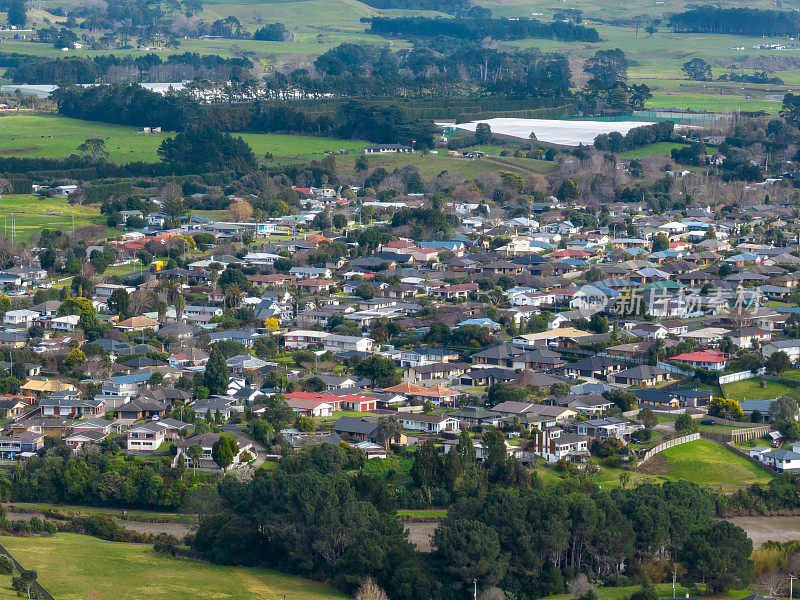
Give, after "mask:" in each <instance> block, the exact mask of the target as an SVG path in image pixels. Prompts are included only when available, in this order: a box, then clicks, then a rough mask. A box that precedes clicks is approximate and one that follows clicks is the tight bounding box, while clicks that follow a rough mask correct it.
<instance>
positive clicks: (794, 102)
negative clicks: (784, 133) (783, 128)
mask: <svg viewBox="0 0 800 600" xmlns="http://www.w3.org/2000/svg"><path fill="white" fill-rule="evenodd" d="M780 115H781V116H782V117H783V118H784V119H785V120H786V122H787V123H788V124H789V125H791V126H792V127H800V94H798V95H795V94H792V93H788V94H785V95H784V96H783V105H782V107H781V110H780Z"/></svg>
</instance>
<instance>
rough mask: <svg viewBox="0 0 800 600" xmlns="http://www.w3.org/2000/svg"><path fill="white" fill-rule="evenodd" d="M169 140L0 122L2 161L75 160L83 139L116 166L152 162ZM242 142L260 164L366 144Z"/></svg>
mask: <svg viewBox="0 0 800 600" xmlns="http://www.w3.org/2000/svg"><path fill="white" fill-rule="evenodd" d="M168 135H169V134H149V135H144V134H139V133H137V130H136V129H135V128H133V127H125V126H122V125H108V124H105V123H95V122H92V121H81V120H79V119H69V118H67V117H59V116H56V115H52V116H48V115H12V116H7V117H2V118H0V156H19V157H32V158H33V157H36V158H62V157H66V156H69V155H71V154H77V148H78V146H79V145H80V144H81V143H83V141H84V140H86V139H87V138H102V139H103V140H105V144H106V151H107V152H108V153H109V160H110V161H111V162H114V163H117V164H126V163H129V162H133V161H145V162H154V161H157V160H158V155H157V154H156V150H158V146H159V144H161V141H162V140H163V139H164V138H166V137H168ZM242 138H244V140H245V141H246V142H247V143H248V144H250V146H251V147H252V148H253V152H255V153H256V156H257V157H258V158H259V159H260V160H261V161H262V162H264V160H265V159H264V157H265V155H266V154H267V153H268V152H269V153H270V154H272V155H273V157H274V158H275V161H276V162H289V161H293V160H308V159H313V158H317V159H319V158H322V157H323V156H324V152H325V151H327V150H348V151H351V152H355V153H360V152H361V150H362V149H363V148H364V146H366V145H367V143H366V142H359V141H353V140H334V139H330V138H316V137H309V136H298V135H271V134H255V133H246V134H243V135H242Z"/></svg>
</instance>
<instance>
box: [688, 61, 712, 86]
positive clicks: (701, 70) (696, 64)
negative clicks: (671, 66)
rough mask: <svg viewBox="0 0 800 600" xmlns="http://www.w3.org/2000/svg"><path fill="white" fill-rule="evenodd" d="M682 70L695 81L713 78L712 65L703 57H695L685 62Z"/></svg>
mask: <svg viewBox="0 0 800 600" xmlns="http://www.w3.org/2000/svg"><path fill="white" fill-rule="evenodd" d="M681 71H683V72H684V73H686V76H687V77H688V78H689V79H692V80H694V81H711V78H712V76H711V65H709V64H708V63H707V62H706V61H704V60H703V59H702V58H693V59H692V60H690V61H688V62H685V63H683V67H681Z"/></svg>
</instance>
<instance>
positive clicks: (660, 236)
mask: <svg viewBox="0 0 800 600" xmlns="http://www.w3.org/2000/svg"><path fill="white" fill-rule="evenodd" d="M664 250H669V238H668V237H667V234H666V233H664V232H663V231H660V232H659V233H657V234H656V237H654V238H653V252H663V251H664Z"/></svg>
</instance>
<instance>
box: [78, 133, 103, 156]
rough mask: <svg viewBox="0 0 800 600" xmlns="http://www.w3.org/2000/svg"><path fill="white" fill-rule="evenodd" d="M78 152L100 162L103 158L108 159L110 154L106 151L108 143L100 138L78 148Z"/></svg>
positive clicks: (89, 140)
mask: <svg viewBox="0 0 800 600" xmlns="http://www.w3.org/2000/svg"><path fill="white" fill-rule="evenodd" d="M78 152H80V153H81V154H86V155H89V156H91V157H92V160H100V159H101V158H108V156H109V154H108V151H107V150H106V143H105V141H104V140H102V139H100V138H89V139H87V140H86V141H85V142H83V143H82V144H81V145H80V146H78Z"/></svg>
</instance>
